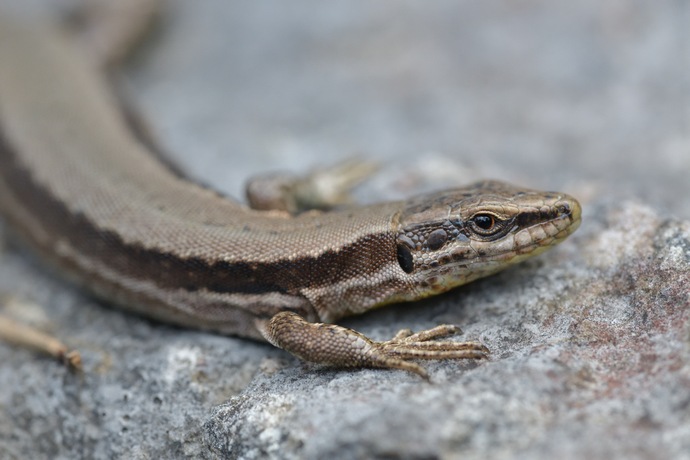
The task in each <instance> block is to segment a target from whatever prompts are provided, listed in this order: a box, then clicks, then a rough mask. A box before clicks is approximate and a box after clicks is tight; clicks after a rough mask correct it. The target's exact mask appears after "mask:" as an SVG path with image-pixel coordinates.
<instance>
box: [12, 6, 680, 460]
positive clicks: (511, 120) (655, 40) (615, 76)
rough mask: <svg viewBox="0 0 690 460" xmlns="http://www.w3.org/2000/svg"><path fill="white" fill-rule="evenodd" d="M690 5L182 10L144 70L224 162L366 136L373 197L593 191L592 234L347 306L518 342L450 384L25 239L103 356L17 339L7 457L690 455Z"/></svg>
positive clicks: (393, 322)
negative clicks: (122, 283)
mask: <svg viewBox="0 0 690 460" xmlns="http://www.w3.org/2000/svg"><path fill="white" fill-rule="evenodd" d="M689 24H690V7H688V6H687V2H670V1H669V2H666V1H659V2H639V3H631V2H628V1H614V2H606V3H605V4H603V3H601V2H597V1H594V0H591V1H582V2H566V1H557V2H537V1H532V0H529V1H522V2H513V1H505V2H457V1H451V0H447V1H438V2H411V1H410V2H400V1H395V2H385V1H384V2H376V3H375V4H374V3H371V2H357V3H355V2H351V1H347V2H345V1H343V2H340V1H336V2H328V4H326V3H323V4H318V5H317V4H315V3H314V2H301V1H293V2H285V3H277V2H276V3H274V4H272V5H270V6H268V5H267V4H264V3H260V2H244V3H241V4H233V3H230V2H224V1H222V0H204V1H196V2H185V1H183V0H178V1H176V2H172V3H171V4H170V5H169V8H168V9H167V10H166V13H165V14H164V15H163V17H162V20H161V24H160V27H159V28H158V32H157V33H156V34H155V36H154V37H152V39H151V40H150V43H149V44H148V46H146V47H145V48H144V49H143V50H142V52H141V53H140V54H139V55H138V56H137V57H136V59H135V61H134V63H133V65H132V67H131V69H130V71H129V76H128V86H129V87H130V90H131V92H132V93H133V94H134V95H135V99H136V100H137V101H139V103H140V106H141V107H142V109H143V111H144V113H145V114H146V116H147V118H148V119H150V120H151V125H152V128H153V131H154V132H155V134H156V135H157V136H159V137H160V139H161V140H162V141H163V143H164V146H165V148H166V149H167V150H169V152H170V154H171V155H172V156H173V157H174V159H175V160H176V161H177V162H178V163H179V164H180V165H181V166H182V167H183V168H184V169H185V170H187V171H189V172H190V174H192V175H193V176H195V177H197V178H199V179H200V180H203V181H204V182H206V183H209V184H212V185H213V186H214V187H216V188H218V189H221V190H223V191H225V192H227V193H231V194H234V195H238V194H239V193H240V190H241V182H242V181H243V178H245V177H246V176H247V175H249V174H253V173H257V172H260V171H266V170H267V169H271V170H272V169H286V168H287V169H292V170H296V171H300V170H304V169H306V168H308V167H309V166H311V165H314V164H329V163H332V162H334V161H337V160H338V159H340V158H345V157H347V156H349V155H351V154H352V153H357V152H364V153H365V154H366V155H367V157H372V158H375V159H377V160H378V161H379V162H380V163H381V164H382V171H381V174H380V175H379V176H377V177H376V178H375V179H374V181H373V182H372V183H370V184H368V185H366V186H365V187H363V188H362V189H361V190H360V192H359V193H360V199H361V200H362V201H376V200H380V199H385V198H397V197H400V196H405V195H409V194H411V193H414V192H416V191H420V190H428V189H431V188H437V187H441V186H448V185H452V184H459V183H462V182H467V181H469V180H473V179H476V178H478V177H497V178H503V179H507V180H511V181H513V182H517V183H521V184H524V185H530V186H534V187H539V188H550V189H558V190H563V191H567V192H569V193H572V194H573V195H575V196H576V197H578V198H580V199H581V200H582V202H583V206H584V217H583V224H582V227H581V229H580V230H578V232H577V233H576V234H575V235H573V237H571V239H570V240H568V241H567V242H566V243H564V244H563V245H561V246H559V247H558V248H556V249H554V250H553V251H551V252H548V253H546V254H544V255H542V256H540V257H539V258H537V259H534V260H532V261H529V262H528V263H525V264H523V265H521V266H517V267H514V268H512V269H510V270H508V271H506V272H503V273H502V274H499V275H497V276H494V277H491V278H488V279H485V280H481V281H479V282H476V283H473V284H471V285H469V286H466V287H463V288H460V289H458V290H456V291H454V292H451V293H448V294H447V295H444V296H441V297H440V298H435V299H429V300H426V301H423V302H418V303H414V304H408V305H399V306H392V307H390V308H386V309H382V310H380V311H377V312H372V313H370V314H367V315H365V316H363V317H359V318H352V319H350V320H349V321H347V322H346V325H348V326H351V327H354V328H356V329H357V330H360V331H361V332H363V333H365V334H367V335H370V336H373V337H375V338H381V339H383V338H387V337H389V336H391V335H393V334H394V333H395V332H396V331H397V330H398V329H401V328H406V327H411V328H413V329H422V328H428V327H431V326H434V325H436V324H439V323H455V324H458V325H460V326H461V327H462V328H463V329H464V335H463V336H462V338H467V339H479V340H481V341H482V342H484V343H485V344H487V345H488V346H489V347H490V348H491V350H492V356H491V358H490V359H489V360H487V361H484V362H472V363H468V362H447V363H433V362H432V363H428V369H429V371H430V374H431V379H432V383H431V384H429V383H426V382H424V381H422V380H420V379H419V378H418V377H416V376H414V375H408V374H405V373H402V372H395V371H380V370H361V371H352V372H343V371H334V370H329V369H323V368H319V367H316V366H311V365H305V364H301V363H300V362H299V361H298V360H296V359H293V358H292V357H290V356H289V355H287V354H285V353H283V352H281V351H279V350H276V349H273V348H272V347H270V346H268V345H265V344H260V343H255V342H251V341H247V340H242V339H235V338H226V337H219V336H214V335H210V334H205V333H199V332H194V331H185V330H181V329H176V328H171V327H168V326H164V325H160V324H156V323H153V322H150V321H147V320H144V319H141V318H138V317H134V316H131V315H127V314H124V313H121V312H119V311H117V310H114V309H111V308H109V307H107V306H105V305H103V304H102V303H100V302H99V301H97V300H95V299H92V298H90V297H88V296H86V295H85V294H83V293H82V292H80V291H79V290H77V289H76V288H74V287H72V286H70V285H68V284H66V283H64V282H62V281H61V280H60V279H59V277H56V276H54V274H53V273H51V272H50V271H49V270H46V269H45V267H44V266H43V265H42V264H40V263H39V262H38V261H36V260H35V259H33V258H32V256H31V255H30V254H28V253H27V252H25V251H24V250H22V249H18V248H16V247H14V246H13V245H9V246H7V245H6V246H5V249H4V252H2V253H0V293H1V294H2V295H3V296H7V295H12V296H13V298H15V299H19V300H15V301H4V302H3V305H5V307H4V309H3V311H4V312H5V313H7V314H11V315H13V316H15V317H19V318H22V319H24V320H26V321H29V322H32V323H34V324H39V325H43V326H44V327H46V328H47V329H48V330H50V331H51V332H53V333H54V334H56V335H57V336H59V337H62V338H63V339H64V340H65V341H66V342H68V343H69V344H70V345H72V346H75V347H77V348H79V349H80V350H81V351H82V354H83V357H84V365H85V369H86V373H85V374H84V375H83V376H82V377H79V376H75V375H72V374H70V373H69V372H67V371H66V370H65V369H64V368H63V367H61V366H60V365H59V364H57V363H54V362H53V361H50V360H48V359H45V358H42V357H38V356H35V355H33V354H32V353H30V352H28V351H24V350H16V349H14V348H11V347H9V346H6V345H4V344H0V388H2V391H0V457H2V458H9V459H14V458H17V459H19V458H35V459H41V458H70V459H71V458H182V457H189V456H192V457H199V458H224V457H227V458H264V457H266V456H268V457H272V458H372V457H379V458H395V457H402V458H463V459H473V458H477V459H479V458H481V459H486V458H499V459H500V458H525V459H551V458H573V459H575V458H588V459H591V460H594V459H611V458H626V459H627V458H649V459H656V458H678V459H690V287H689V285H690V221H689V220H688V219H690V200H688V196H690V180H688V174H689V172H690V109H688V108H689V107H690V47H688V43H690V27H688V25H689Z"/></svg>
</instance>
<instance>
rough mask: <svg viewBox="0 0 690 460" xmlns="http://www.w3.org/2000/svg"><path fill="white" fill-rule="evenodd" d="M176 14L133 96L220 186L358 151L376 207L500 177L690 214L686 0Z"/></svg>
mask: <svg viewBox="0 0 690 460" xmlns="http://www.w3.org/2000/svg"><path fill="white" fill-rule="evenodd" d="M164 6H165V9H164V11H163V13H162V15H161V18H160V21H159V23H158V27H157V28H156V31H155V33H153V34H152V35H151V36H150V37H149V40H148V43H147V45H146V46H144V47H143V48H142V49H140V50H139V52H138V54H137V55H136V56H135V57H134V59H133V60H131V61H130V66H129V68H128V70H127V83H128V84H127V86H128V89H129V91H130V94H131V98H132V100H134V101H136V104H137V105H138V108H139V109H140V110H141V111H143V113H144V115H145V118H147V119H148V121H149V122H150V124H151V125H152V128H153V131H154V132H155V133H156V135H157V136H158V138H159V139H160V140H161V142H162V143H163V145H164V148H165V149H166V150H167V152H168V153H169V154H170V155H171V156H172V157H174V159H175V161H177V162H178V163H179V164H180V165H181V166H182V167H183V168H184V169H185V170H186V171H189V173H190V175H191V176H193V177H195V178H197V179H200V180H202V181H203V182H205V183H208V184H211V185H212V186H213V187H215V188H217V189H220V190H221V191H223V192H225V193H228V194H231V195H233V196H236V197H237V196H241V195H242V190H243V184H244V181H245V179H246V177H247V176H248V175H250V174H255V173H259V172H265V171H267V170H276V169H277V170H283V169H287V170H292V171H298V172H299V171H304V170H306V169H309V168H310V167H312V166H315V165H328V164H332V163H334V162H336V161H338V160H340V159H344V158H348V157H351V156H353V155H359V156H363V157H365V158H370V159H374V160H376V161H377V162H379V163H380V164H381V165H382V170H381V173H380V174H379V175H378V176H377V178H376V179H375V180H374V181H372V182H371V183H369V184H368V185H366V186H365V187H363V188H362V189H361V190H360V191H359V199H360V200H361V201H365V202H367V201H377V200H380V199H381V198H397V197H403V196H408V195H410V194H411V193H414V192H417V191H420V190H426V189H434V188H438V187H441V186H452V185H458V184H461V183H466V182H469V181H472V180H476V179H479V178H499V179H505V180H510V181H512V182H516V183H519V184H522V185H525V186H531V187H535V188H545V189H555V190H562V191H567V192H570V193H572V194H574V195H575V196H576V197H578V198H580V199H581V201H583V203H584V204H585V206H586V204H587V203H588V202H591V201H593V200H600V199H605V200H619V199H636V200H640V201H643V202H646V203H648V204H649V205H651V206H652V207H654V208H655V209H657V210H659V211H660V212H661V213H662V215H663V214H669V215H673V216H678V217H684V218H688V217H690V200H688V199H687V197H688V196H690V179H689V177H688V175H689V173H690V2H687V1H683V0H679V1H658V2H645V1H628V0H617V1H608V2H599V1H595V0H584V1H579V2H570V1H533V0H520V1H503V2H476V1H457V0H442V1H435V2H415V1H398V0H396V1H378V2H374V3H372V2H351V1H331V2H327V3H325V2H324V3H319V2H309V1H291V2H271V3H264V2H227V1H223V0H200V1H195V2H188V1H184V0H173V1H169V2H164ZM585 211H586V208H585ZM585 215H586V214H585Z"/></svg>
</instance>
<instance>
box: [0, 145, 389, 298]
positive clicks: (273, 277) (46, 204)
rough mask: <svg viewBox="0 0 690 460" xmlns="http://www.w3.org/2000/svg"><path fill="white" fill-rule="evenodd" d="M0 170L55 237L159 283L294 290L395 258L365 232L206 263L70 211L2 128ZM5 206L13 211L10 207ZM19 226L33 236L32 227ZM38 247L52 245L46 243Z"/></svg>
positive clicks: (384, 238) (384, 241)
mask: <svg viewBox="0 0 690 460" xmlns="http://www.w3.org/2000/svg"><path fill="white" fill-rule="evenodd" d="M0 175H1V176H2V180H3V181H5V183H6V184H7V185H8V186H9V188H10V189H11V190H13V191H14V194H15V195H16V196H15V198H16V199H17V200H18V201H19V202H20V203H21V205H22V206H24V207H26V208H27V209H31V210H34V211H33V214H34V217H36V218H38V219H40V222H41V225H42V226H43V227H44V230H45V231H47V232H50V234H52V235H55V239H58V238H61V239H64V240H66V241H67V242H68V243H69V244H70V245H71V246H72V247H73V248H74V249H76V250H78V251H79V252H81V253H83V254H88V255H90V257H93V258H95V259H98V260H99V261H101V262H102V263H105V264H106V265H107V266H109V267H111V269H113V270H115V271H116V272H118V273H121V274H123V276H126V277H130V278H134V279H146V280H149V281H151V282H153V283H155V284H156V285H157V286H159V287H161V288H182V289H185V290H187V291H195V290H198V289H201V288H205V289H207V290H209V291H211V292H217V293H245V294H266V293H272V292H276V293H282V294H297V293H298V292H299V290H300V289H302V288H304V287H318V286H324V285H329V284H331V283H336V282H338V281H341V280H343V279H348V278H352V277H356V276H362V275H366V274H367V273H368V272H369V271H370V267H371V264H372V263H373V261H377V260H379V261H380V260H390V259H392V260H395V244H394V241H393V237H392V235H390V234H382V235H370V236H366V237H363V238H360V239H359V240H356V241H353V242H351V243H350V244H349V245H347V246H344V247H342V248H339V249H334V250H329V251H326V252H324V253H322V254H321V255H319V256H318V257H307V256H305V257H301V258H297V259H293V260H279V261H275V262H272V263H242V262H233V263H228V262H224V261H218V262H213V263H208V262H207V261H205V260H203V259H199V258H180V257H177V256H176V255H175V254H172V253H169V252H163V251H158V250H155V249H146V248H144V247H142V246H139V245H133V244H127V243H125V242H124V241H123V240H122V239H121V238H120V237H119V235H118V234H117V233H115V232H112V231H104V230H103V229H100V228H97V227H96V226H95V225H94V223H93V222H92V221H90V220H89V219H88V217H87V216H85V215H83V214H81V213H74V212H72V211H70V210H69V209H68V208H67V206H66V205H65V204H64V203H63V202H62V201H61V200H59V199H57V198H56V197H54V196H53V195H52V194H51V193H50V191H49V190H47V189H46V188H45V187H43V186H42V185H41V184H39V183H37V182H36V181H35V180H34V178H33V177H32V175H31V173H30V171H28V170H27V169H26V168H24V167H23V166H21V163H20V161H19V159H18V158H17V157H15V154H14V153H13V150H12V148H11V146H9V145H8V140H7V138H6V137H4V136H2V133H0ZM7 211H8V212H9V213H11V212H12V210H11V209H10V210H7ZM10 217H11V216H10ZM21 230H23V231H24V233H25V234H26V235H27V236H28V237H31V231H30V229H21ZM294 241H296V240H292V244H294ZM33 243H34V244H38V243H39V242H38V241H33ZM288 243H289V242H286V244H288ZM257 244H260V243H257ZM41 249H43V250H44V251H45V250H51V248H50V247H48V248H41ZM306 249H307V248H305V252H307V251H306ZM68 262H73V261H68ZM68 265H73V263H69V264H68ZM76 275H80V273H76ZM87 281H88V280H87Z"/></svg>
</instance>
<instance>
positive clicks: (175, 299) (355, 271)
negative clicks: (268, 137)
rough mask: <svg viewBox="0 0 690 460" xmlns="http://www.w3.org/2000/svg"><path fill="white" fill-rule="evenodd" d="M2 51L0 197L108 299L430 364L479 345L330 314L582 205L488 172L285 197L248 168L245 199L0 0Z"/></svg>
mask: <svg viewBox="0 0 690 460" xmlns="http://www.w3.org/2000/svg"><path fill="white" fill-rule="evenodd" d="M0 63H2V65H0V212H2V215H3V216H4V219H5V220H6V222H7V223H8V224H9V226H10V227H11V228H12V229H14V230H15V232H16V233H17V234H19V235H20V236H21V237H22V239H23V240H25V241H26V242H27V243H28V244H29V246H31V247H32V248H33V249H34V250H35V251H36V252H37V253H38V254H39V255H40V256H41V257H42V258H44V259H46V260H47V261H48V262H49V263H51V264H53V265H54V266H57V267H58V268H59V269H60V271H61V272H64V273H65V274H67V276H68V277H69V278H72V279H74V280H76V281H77V282H79V283H80V284H82V285H83V286H85V287H86V288H88V289H89V290H91V291H92V292H94V293H96V294H97V295H98V296H100V297H101V298H103V299H105V300H106V301H107V302H109V303H112V304H114V305H117V306H120V307H123V308H125V309H126V310H129V311H132V312H135V313H138V314H140V315H144V316H147V317H149V318H153V319H155V320H160V321H164V322H167V323H172V324H176V325H179V326H183V327H191V328H199V329H203V330H209V331H213V332H217V333H221V334H229V335H235V336H241V337H247V338H251V339H257V340H263V341H267V342H269V343H271V344H273V345H275V346H276V347H279V348H282V349H283V350H286V351H287V352H289V353H291V354H293V355H295V356H297V357H299V358H301V359H302V360H304V361H308V362H312V363H318V364H324V365H328V366H337V367H349V368H361V367H374V368H387V369H402V370H406V371H409V372H413V373H416V374H418V375H420V376H422V377H425V378H428V374H427V371H426V370H425V369H424V367H423V366H421V365H420V364H418V363H417V362H416V361H417V360H420V359H436V360H446V359H479V358H484V357H486V356H487V355H488V353H489V349H488V348H487V347H486V346H485V345H483V344H481V343H479V342H474V341H470V342H457V341H453V340H449V339H448V337H450V336H452V335H453V334H455V333H457V332H458V330H459V329H458V328H457V327H456V326H454V325H440V326H437V327H434V328H432V329H429V330H426V331H422V332H418V333H412V332H411V331H409V330H402V331H400V332H399V333H398V334H396V335H395V336H394V337H393V338H392V339H390V340H387V341H375V340H372V339H370V338H368V337H366V336H364V335H363V334H361V333H359V332H357V331H354V330H352V329H349V328H345V327H343V326H339V325H337V324H335V323H336V322H337V321H338V320H339V319H341V318H343V317H346V316H349V315H357V314H361V313H363V312H366V311H368V310H371V309H374V308H379V307H381V306H383V305H388V304H394V303H399V302H406V301H414V300H418V299H422V298H425V297H428V296H431V295H436V294H439V293H442V292H446V291H448V290H450V289H452V288H454V287H457V286H461V285H463V284H466V283H469V282H471V281H474V280H476V279H478V278H481V277H484V276H487V275H491V274H493V273H496V272H498V271H500V270H503V269H505V268H507V267H509V266H511V265H513V264H515V263H518V262H520V261H522V260H525V259H527V258H529V257H532V256H535V255H537V254H540V253H542V252H543V251H545V250H546V249H548V248H551V247H553V246H554V245H555V244H557V243H560V242H561V241H563V240H565V239H566V238H567V237H568V236H569V235H571V234H572V233H573V232H574V231H575V230H576V229H577V227H578V226H579V224H580V221H581V207H580V205H579V203H578V201H577V200H576V199H575V198H573V197H571V196H569V195H567V194H565V193H559V192H544V191H539V190H532V189H528V188H523V187H517V186H513V185H509V184H507V183H504V182H498V181H491V180H484V181H479V182H476V183H474V184H471V185H469V186H465V187H459V188H455V189H450V190H444V191H439V192H434V193H427V194H422V195H419V196H415V197H412V198H410V199H407V200H402V201H394V202H386V203H380V204H374V205H369V206H362V207H354V208H351V207H346V208H343V209H336V210H332V211H328V212H297V213H289V212H286V209H288V208H289V206H282V205H280V204H278V205H275V204H274V203H269V204H268V205H265V200H262V197H261V196H260V195H261V193H262V192H263V191H264V188H263V187H258V190H257V187H255V186H254V187H249V189H250V191H251V189H252V188H253V189H254V190H255V192H256V193H254V195H255V197H254V198H256V199H253V198H252V196H250V200H249V201H250V203H254V208H250V207H247V206H245V205H242V204H240V203H239V202H236V201H234V200H232V199H230V198H228V197H225V196H221V195H220V194H218V193H216V192H215V191H213V190H210V189H208V188H205V187H202V186H200V185H197V184H195V183H193V182H190V181H188V180H186V179H185V178H183V177H180V175H179V174H177V173H176V172H175V171H173V170H171V169H170V168H169V167H168V166H167V165H165V164H164V163H163V162H161V161H160V160H159V159H158V158H157V156H156V155H154V154H152V152H151V151H150V150H151V149H150V148H148V146H147V144H146V143H145V142H142V140H141V139H140V138H139V137H137V135H136V133H134V132H133V130H132V129H131V126H130V125H129V124H128V122H127V120H126V117H125V116H124V115H123V113H122V110H120V107H121V105H120V104H119V102H118V100H117V98H116V97H115V96H114V95H113V93H112V91H111V89H110V87H109V85H108V83H107V81H106V79H105V77H104V75H103V72H102V70H101V68H100V67H99V65H96V64H95V63H94V62H93V61H90V60H89V59H87V58H86V57H85V55H84V53H83V52H81V51H80V48H79V45H78V44H77V43H76V42H75V38H74V37H73V36H71V35H69V34H67V33H65V31H64V30H63V28H62V27H61V26H60V25H59V24H57V23H56V22H55V21H51V20H45V19H43V18H38V19H36V18H30V19H27V18H24V17H21V18H16V17H15V18H13V17H12V16H10V15H0ZM262 203H263V204H262ZM281 206H282V208H283V209H275V208H276V207H281ZM255 208H256V209H255ZM265 208H274V209H265ZM288 210H289V209H288ZM293 210H294V209H293Z"/></svg>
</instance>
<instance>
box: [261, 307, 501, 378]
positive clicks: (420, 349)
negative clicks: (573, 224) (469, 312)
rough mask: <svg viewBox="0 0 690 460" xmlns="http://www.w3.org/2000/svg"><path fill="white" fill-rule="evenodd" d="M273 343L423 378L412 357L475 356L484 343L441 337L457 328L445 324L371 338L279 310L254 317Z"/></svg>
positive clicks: (484, 351)
mask: <svg viewBox="0 0 690 460" xmlns="http://www.w3.org/2000/svg"><path fill="white" fill-rule="evenodd" d="M257 325H258V327H259V330H260V331H261V333H262V334H263V336H264V337H265V338H266V340H268V341H269V342H270V343H272V344H273V345H275V346H277V347H279V348H282V349H284V350H286V351H288V352H290V353H292V354H293V355H295V356H297V357H299V358H301V359H303V360H305V361H309V362H313V363H319V364H326V365H329V366H337V367H378V368H386V369H402V370H406V371H409V372H414V373H415V374H417V375H419V376H421V377H423V378H425V379H427V380H428V378H429V375H428V373H427V372H426V370H425V369H424V368H423V367H422V366H420V365H419V364H417V363H414V362H412V361H411V360H416V359H441V360H445V359H481V358H485V357H487V355H488V353H489V349H488V348H486V347H485V346H484V345H482V344H481V343H479V342H454V341H450V340H442V339H444V338H446V337H449V336H451V335H454V334H456V333H458V332H459V328H458V327H456V326H451V325H442V326H437V327H435V328H432V329H428V330H426V331H421V332H418V333H413V332H412V331H410V330H409V329H404V330H402V331H400V332H398V333H397V334H396V335H395V337H393V338H392V339H391V340H387V341H375V340H371V339H370V338H368V337H366V336H365V335H363V334H360V333H359V332H357V331H354V330H352V329H348V328H345V327H342V326H337V325H335V324H324V323H310V322H308V321H306V320H305V319H304V318H302V317H301V316H299V315H297V314H295V313H292V312H281V313H278V314H276V315H274V316H273V317H272V318H271V319H270V320H267V321H262V322H258V323H257Z"/></svg>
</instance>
